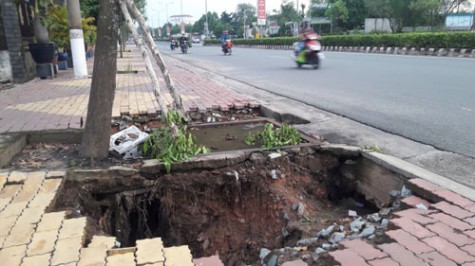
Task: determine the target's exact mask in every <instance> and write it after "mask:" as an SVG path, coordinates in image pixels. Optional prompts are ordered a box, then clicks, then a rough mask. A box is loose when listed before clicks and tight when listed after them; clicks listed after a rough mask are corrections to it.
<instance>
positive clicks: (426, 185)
mask: <svg viewBox="0 0 475 266" xmlns="http://www.w3.org/2000/svg"><path fill="white" fill-rule="evenodd" d="M407 185H408V188H409V189H410V190H412V191H413V192H414V194H416V195H419V196H422V197H423V198H434V192H435V191H437V190H440V189H442V188H441V187H439V186H438V185H436V184H433V183H431V182H429V181H426V180H424V179H422V178H412V179H410V180H409V181H408V182H407ZM431 196H432V197H431Z"/></svg>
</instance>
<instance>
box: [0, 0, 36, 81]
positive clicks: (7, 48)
mask: <svg viewBox="0 0 475 266" xmlns="http://www.w3.org/2000/svg"><path fill="white" fill-rule="evenodd" d="M20 13H21V16H20V15H19V14H20ZM29 14H31V8H30V6H29V5H28V4H27V3H25V2H23V1H21V2H20V3H17V1H14V0H1V1H0V82H11V81H13V82H15V83H22V82H26V81H28V80H30V79H32V78H33V77H34V76H35V74H36V69H35V63H34V61H33V58H32V57H31V54H30V52H29V50H28V43H30V42H31V41H32V40H33V26H32V20H31V16H30V15H29Z"/></svg>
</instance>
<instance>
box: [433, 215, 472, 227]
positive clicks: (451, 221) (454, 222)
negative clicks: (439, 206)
mask: <svg viewBox="0 0 475 266" xmlns="http://www.w3.org/2000/svg"><path fill="white" fill-rule="evenodd" d="M429 216H430V217H432V218H434V219H436V220H438V221H440V222H442V223H444V224H446V225H448V226H450V227H452V228H454V229H457V230H461V231H465V230H470V229H474V228H475V226H473V225H470V224H468V223H465V222H463V221H461V220H459V219H456V218H454V217H452V216H450V215H447V214H445V213H433V214H430V215H429Z"/></svg>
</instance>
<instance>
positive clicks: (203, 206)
mask: <svg viewBox="0 0 475 266" xmlns="http://www.w3.org/2000/svg"><path fill="white" fill-rule="evenodd" d="M274 155H275V153H274ZM271 157H272V156H269V153H267V152H255V153H253V154H251V155H250V156H249V158H248V159H247V160H245V161H244V162H242V163H239V164H235V165H232V166H227V167H222V168H216V169H213V170H206V169H202V170H199V169H197V170H193V171H185V172H175V173H173V172H172V173H170V174H164V175H157V176H156V177H155V178H152V179H146V178H144V177H143V176H141V175H140V174H138V173H135V174H133V173H130V174H127V175H126V176H106V177H98V178H91V177H90V176H88V178H85V179H82V178H80V177H70V178H68V179H67V181H66V182H65V184H64V185H63V188H62V191H61V193H60V195H59V198H58V200H57V206H56V209H57V210H64V209H68V210H72V213H76V214H77V215H80V216H82V215H87V216H89V217H91V218H92V219H91V220H92V221H93V222H92V225H93V226H94V229H93V231H94V232H95V233H96V234H106V235H114V236H116V237H117V240H118V241H119V242H120V243H121V246H122V247H124V246H134V245H135V241H136V240H137V239H143V238H151V237H161V238H162V240H163V241H164V244H165V246H176V245H188V246H189V247H190V249H191V250H192V254H193V257H194V258H200V257H205V256H211V255H215V254H218V255H219V256H220V258H221V260H222V261H223V262H224V263H225V265H261V262H262V261H268V260H273V259H274V257H275V261H276V262H278V264H277V265H281V263H283V262H284V261H289V260H294V259H297V258H300V259H303V260H304V261H305V262H307V263H308V265H335V262H334V261H333V260H332V259H331V257H329V256H328V255H326V254H327V253H321V254H316V252H315V250H316V249H317V248H319V247H321V246H322V245H325V244H326V243H328V241H329V238H331V237H333V235H332V234H333V233H337V232H340V234H346V235H348V236H349V235H350V233H351V231H352V230H353V229H352V228H350V223H352V222H353V221H354V219H353V218H351V217H349V216H348V214H349V210H352V211H355V212H356V213H358V215H365V214H374V213H376V214H377V212H378V209H376V208H375V207H374V206H373V205H372V204H370V203H369V202H365V201H364V200H363V199H362V197H361V196H359V195H357V194H356V193H355V186H356V182H355V181H354V180H353V181H352V180H348V179H346V178H345V177H343V175H342V174H340V169H341V167H342V165H350V166H351V165H352V164H353V163H350V164H348V159H347V158H340V159H338V158H336V157H334V156H330V155H323V156H321V157H318V158H317V157H316V156H315V155H314V154H313V153H310V154H309V153H308V152H307V153H296V154H290V153H289V154H285V153H284V155H283V156H280V157H278V158H271ZM317 163H318V164H319V165H323V166H324V167H320V168H319V169H317V170H309V167H308V165H310V164H312V165H314V164H317ZM329 227H331V228H332V229H331V232H328V233H329V235H328V236H325V237H322V234H323V233H322V232H324V231H325V230H327V231H328V230H329V229H328V228H329ZM353 233H354V232H353ZM358 233H359V232H358ZM372 237H373V240H374V241H380V240H378V239H377V238H378V235H377V234H376V235H375V234H373V236H372ZM305 240H308V241H307V242H302V241H305ZM330 241H331V240H330ZM381 241H382V240H381ZM328 245H331V244H328ZM332 247H333V248H336V246H335V244H333V246H332ZM263 250H264V251H266V250H268V251H269V252H264V253H263ZM276 252H280V253H279V255H278V256H275V254H276Z"/></svg>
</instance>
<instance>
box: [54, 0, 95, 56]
mask: <svg viewBox="0 0 475 266" xmlns="http://www.w3.org/2000/svg"><path fill="white" fill-rule="evenodd" d="M45 21H46V25H47V28H48V32H49V35H50V39H51V41H52V42H54V43H55V44H56V46H57V47H59V48H68V47H69V21H68V10H67V7H66V5H61V6H59V5H51V6H50V7H49V9H48V17H47V18H46V19H45ZM93 22H94V18H93V17H87V18H83V19H82V21H81V23H82V29H83V32H84V41H85V42H86V44H94V43H95V42H96V26H94V25H93V24H92V23H93Z"/></svg>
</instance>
